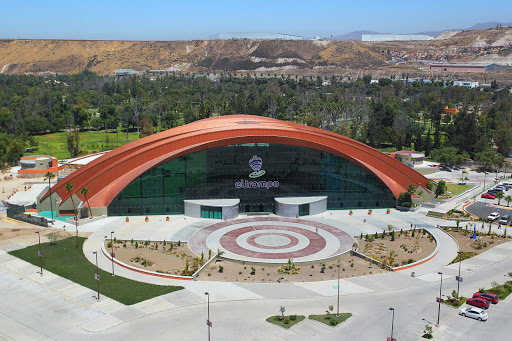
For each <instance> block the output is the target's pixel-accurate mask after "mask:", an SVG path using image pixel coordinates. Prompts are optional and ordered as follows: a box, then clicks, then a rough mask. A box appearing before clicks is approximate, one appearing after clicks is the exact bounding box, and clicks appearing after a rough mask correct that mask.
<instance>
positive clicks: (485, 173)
mask: <svg viewBox="0 0 512 341" xmlns="http://www.w3.org/2000/svg"><path fill="white" fill-rule="evenodd" d="M486 177H487V172H486V171H485V169H484V192H485V178H486Z"/></svg>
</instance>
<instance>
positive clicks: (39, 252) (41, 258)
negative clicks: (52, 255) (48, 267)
mask: <svg viewBox="0 0 512 341" xmlns="http://www.w3.org/2000/svg"><path fill="white" fill-rule="evenodd" d="M36 233H37V236H38V237H39V251H38V252H37V253H38V254H39V266H40V268H41V276H42V275H43V253H42V252H41V234H40V233H39V231H37V232H36Z"/></svg>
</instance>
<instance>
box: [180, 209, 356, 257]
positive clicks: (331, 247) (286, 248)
mask: <svg viewBox="0 0 512 341" xmlns="http://www.w3.org/2000/svg"><path fill="white" fill-rule="evenodd" d="M354 242H355V240H354V238H353V237H352V236H350V235H349V234H347V233H346V232H344V231H342V230H340V229H337V228H335V227H332V226H330V225H326V224H322V223H318V222H314V221H308V220H302V219H293V218H281V217H255V218H244V219H236V220H230V221H223V222H220V223H217V224H213V225H210V226H207V227H204V228H202V229H200V230H199V231H197V232H195V233H194V234H193V235H192V236H191V238H190V239H189V242H188V245H189V247H190V249H191V250H192V251H193V252H194V253H195V254H197V255H201V253H202V252H204V254H205V255H206V254H208V250H212V251H213V252H217V250H218V249H220V250H222V251H224V254H223V257H225V258H231V259H236V260H242V261H252V262H265V263H286V262H287V261H288V259H290V258H291V259H293V261H294V262H297V263H298V262H309V261H316V260H321V259H326V258H330V257H334V256H337V255H340V254H342V253H344V252H346V251H348V250H350V249H351V248H352V244H353V243H354Z"/></svg>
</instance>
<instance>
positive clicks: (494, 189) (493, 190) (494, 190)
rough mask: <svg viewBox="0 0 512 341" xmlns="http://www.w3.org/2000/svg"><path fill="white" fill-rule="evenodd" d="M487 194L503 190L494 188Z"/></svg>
mask: <svg viewBox="0 0 512 341" xmlns="http://www.w3.org/2000/svg"><path fill="white" fill-rule="evenodd" d="M487 192H489V193H491V192H503V189H502V188H496V187H494V188H492V189H490V190H488V191H487Z"/></svg>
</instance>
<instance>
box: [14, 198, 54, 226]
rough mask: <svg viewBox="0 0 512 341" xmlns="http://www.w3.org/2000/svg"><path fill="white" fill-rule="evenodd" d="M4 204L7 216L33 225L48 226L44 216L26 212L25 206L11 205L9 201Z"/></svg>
mask: <svg viewBox="0 0 512 341" xmlns="http://www.w3.org/2000/svg"><path fill="white" fill-rule="evenodd" d="M6 206H7V217H8V218H11V219H16V220H19V221H23V222H25V223H29V224H33V225H38V226H43V227H48V220H46V218H43V217H37V216H33V215H30V214H26V213H25V206H20V205H13V204H9V203H7V204H6Z"/></svg>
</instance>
